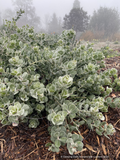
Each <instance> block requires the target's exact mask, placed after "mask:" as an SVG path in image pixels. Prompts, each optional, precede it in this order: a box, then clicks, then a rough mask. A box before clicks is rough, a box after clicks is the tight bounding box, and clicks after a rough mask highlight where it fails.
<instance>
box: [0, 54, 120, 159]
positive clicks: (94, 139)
mask: <svg viewBox="0 0 120 160" xmlns="http://www.w3.org/2000/svg"><path fill="white" fill-rule="evenodd" d="M105 62H106V69H107V68H113V67H114V68H116V69H117V70H118V76H120V57H114V58H106V59H105ZM114 94H115V95H116V97H119V96H120V92H114ZM104 115H105V117H106V121H107V123H111V124H112V125H113V126H114V128H115V129H116V132H115V133H114V135H113V136H109V138H110V139H107V138H106V137H104V136H99V135H97V134H96V132H94V131H92V130H89V129H88V128H87V127H86V126H84V125H83V126H82V127H80V132H81V134H82V136H83V143H84V148H83V150H82V151H81V152H77V153H75V154H74V156H70V155H69V153H68V151H67V148H66V146H65V147H61V148H60V152H59V153H52V152H50V151H48V148H46V147H45V144H46V143H48V142H50V136H49V134H48V130H47V128H48V125H49V123H48V121H47V119H46V117H44V118H42V119H41V120H40V125H39V126H38V127H37V128H36V129H30V128H28V127H27V124H20V125H19V126H18V127H13V126H4V127H2V126H1V125H0V160H51V159H52V160H62V159H65V160H69V159H76V160H77V159H81V160H90V159H92V160H107V159H108V160H119V159H120V109H116V108H115V109H113V108H109V111H108V112H107V113H104Z"/></svg>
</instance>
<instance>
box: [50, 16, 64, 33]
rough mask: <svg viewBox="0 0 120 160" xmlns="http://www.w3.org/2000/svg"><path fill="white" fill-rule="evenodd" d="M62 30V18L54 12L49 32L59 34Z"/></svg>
mask: <svg viewBox="0 0 120 160" xmlns="http://www.w3.org/2000/svg"><path fill="white" fill-rule="evenodd" d="M61 31H62V23H61V19H60V18H58V17H57V15H56V14H55V13H53V16H52V19H51V21H50V22H49V28H48V32H49V33H57V34H59V33H61Z"/></svg>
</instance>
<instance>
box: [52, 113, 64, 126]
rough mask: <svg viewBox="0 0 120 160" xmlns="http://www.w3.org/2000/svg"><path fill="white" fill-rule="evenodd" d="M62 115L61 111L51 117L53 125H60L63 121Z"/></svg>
mask: <svg viewBox="0 0 120 160" xmlns="http://www.w3.org/2000/svg"><path fill="white" fill-rule="evenodd" d="M64 119H65V117H64V115H63V114H62V113H61V112H58V113H56V114H55V115H54V116H53V118H52V123H53V124H54V125H61V124H63V122H64Z"/></svg>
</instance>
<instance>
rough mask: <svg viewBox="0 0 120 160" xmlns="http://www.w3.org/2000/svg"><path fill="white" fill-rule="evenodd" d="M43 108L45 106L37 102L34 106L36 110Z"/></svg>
mask: <svg viewBox="0 0 120 160" xmlns="http://www.w3.org/2000/svg"><path fill="white" fill-rule="evenodd" d="M44 108H45V106H44V105H43V104H37V106H36V110H37V111H39V112H41V111H42V110H43V109H44Z"/></svg>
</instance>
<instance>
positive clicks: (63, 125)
mask: <svg viewBox="0 0 120 160" xmlns="http://www.w3.org/2000/svg"><path fill="white" fill-rule="evenodd" d="M75 34H76V33H75V31H73V30H72V29H71V30H65V31H63V32H62V34H61V35H60V36H59V37H58V36H55V37H54V36H53V37H51V36H49V35H47V34H43V33H42V34H38V33H35V32H34V29H33V28H29V26H23V27H22V28H18V27H17V26H16V22H15V21H12V22H11V21H7V22H6V25H5V29H4V30H3V31H2V32H1V33H0V121H1V124H2V125H11V124H12V125H13V126H18V125H19V123H22V122H24V123H27V122H28V123H29V127H31V128H36V127H37V126H38V125H39V123H40V121H39V118H40V117H42V113H43V111H46V116H47V119H48V121H49V122H50V124H51V125H50V126H49V128H48V130H49V133H50V135H51V143H49V144H47V145H46V146H49V150H51V151H53V152H58V151H59V148H60V146H62V145H65V144H67V148H68V151H69V153H70V154H73V153H74V152H76V151H77V150H78V151H81V150H82V148H83V142H82V136H81V134H80V131H79V127H80V126H81V125H83V124H85V125H87V126H88V127H89V128H90V129H92V130H95V131H96V133H97V134H98V135H104V136H106V137H108V135H112V134H113V133H114V132H115V129H114V127H113V126H112V124H107V123H106V122H105V117H104V114H103V112H107V111H108V106H109V102H108V99H107V100H106V97H107V96H109V94H110V93H111V92H112V88H111V84H112V80H111V77H114V78H117V70H116V69H111V70H108V71H104V72H100V73H99V74H98V70H100V69H101V68H102V67H104V66H105V64H104V61H103V59H104V58H105V56H104V54H103V53H102V52H101V51H94V50H93V49H92V47H91V46H90V45H88V46H84V45H80V44H77V43H75V41H74V39H75ZM114 104H115V103H114ZM117 107H119V105H117ZM28 117H29V118H28ZM73 131H74V132H76V134H75V133H73ZM108 138H109V137H108Z"/></svg>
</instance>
